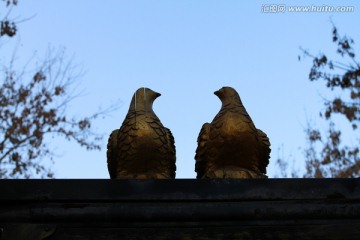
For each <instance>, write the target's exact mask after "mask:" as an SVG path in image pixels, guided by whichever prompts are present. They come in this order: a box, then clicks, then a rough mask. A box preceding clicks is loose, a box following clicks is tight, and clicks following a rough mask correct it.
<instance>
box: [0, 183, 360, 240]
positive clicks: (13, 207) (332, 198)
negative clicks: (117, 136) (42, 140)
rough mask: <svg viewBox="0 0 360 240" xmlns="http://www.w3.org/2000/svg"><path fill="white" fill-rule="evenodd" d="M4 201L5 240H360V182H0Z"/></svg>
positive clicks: (0, 207)
mask: <svg viewBox="0 0 360 240" xmlns="http://www.w3.org/2000/svg"><path fill="white" fill-rule="evenodd" d="M0 193H1V194H0V230H1V229H2V237H0V239H1V240H2V239H21V236H19V235H18V234H20V233H22V234H24V233H26V235H31V234H35V235H36V234H38V235H36V236H45V235H46V233H47V234H48V235H49V234H50V233H51V234H50V235H51V236H50V235H49V236H48V238H46V239H120V238H121V239H169V238H170V239H224V238H226V239H274V238H276V239H278V238H280V239H294V238H298V239H314V238H315V239H316V238H318V239H323V238H326V239H360V179H238V180H235V179H204V180H195V179H177V180H0ZM45 229H47V231H45ZM0 232H1V231H0ZM94 236H98V237H99V238H93V237H94ZM34 239H36V237H34ZM38 239H42V238H40V237H39V238H38Z"/></svg>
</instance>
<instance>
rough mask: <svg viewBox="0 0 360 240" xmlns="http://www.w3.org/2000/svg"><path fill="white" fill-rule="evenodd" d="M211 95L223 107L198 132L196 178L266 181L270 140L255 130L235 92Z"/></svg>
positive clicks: (228, 91)
mask: <svg viewBox="0 0 360 240" xmlns="http://www.w3.org/2000/svg"><path fill="white" fill-rule="evenodd" d="M214 94H215V95H216V96H218V97H219V98H220V100H221V102H222V106H221V109H220V111H219V113H218V114H217V115H216V116H215V118H214V119H213V121H212V122H211V123H210V124H209V123H205V124H204V125H203V126H202V128H201V130H200V134H199V137H198V140H197V141H198V147H197V149H196V155H195V160H196V163H195V171H196V173H197V178H267V176H266V175H265V174H266V167H267V165H268V164H269V158H270V151H271V150H270V142H269V138H268V137H267V136H266V134H265V133H264V132H263V131H261V130H259V129H257V128H256V127H255V125H254V123H253V121H252V120H251V118H250V116H249V114H248V113H247V112H246V110H245V107H244V106H243V104H242V102H241V100H240V96H239V94H238V93H237V92H236V90H235V89H233V88H231V87H223V88H221V89H220V90H218V91H216V92H214Z"/></svg>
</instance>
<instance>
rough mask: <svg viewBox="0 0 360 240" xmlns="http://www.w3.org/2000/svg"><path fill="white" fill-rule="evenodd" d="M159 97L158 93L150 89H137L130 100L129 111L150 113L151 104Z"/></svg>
mask: <svg viewBox="0 0 360 240" xmlns="http://www.w3.org/2000/svg"><path fill="white" fill-rule="evenodd" d="M159 96H161V94H160V93H157V92H155V91H153V90H151V89H150V88H145V87H142V88H139V89H138V90H136V92H135V93H134V95H133V97H132V99H131V103H130V108H129V111H152V105H153V102H154V100H155V99H156V98H157V97H159Z"/></svg>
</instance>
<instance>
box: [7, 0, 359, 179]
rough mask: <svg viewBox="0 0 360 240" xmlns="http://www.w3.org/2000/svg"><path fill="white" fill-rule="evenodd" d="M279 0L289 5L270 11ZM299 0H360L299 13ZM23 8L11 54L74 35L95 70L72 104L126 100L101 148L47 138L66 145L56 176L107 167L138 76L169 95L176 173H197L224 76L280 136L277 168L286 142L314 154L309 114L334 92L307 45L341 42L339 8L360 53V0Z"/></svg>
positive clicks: (162, 102)
mask: <svg viewBox="0 0 360 240" xmlns="http://www.w3.org/2000/svg"><path fill="white" fill-rule="evenodd" d="M268 4H280V5H283V6H285V11H284V12H278V13H265V12H263V10H264V9H265V10H266V11H269V10H270V7H271V6H270V5H268ZM291 6H304V7H307V6H309V7H311V6H315V7H322V6H328V7H334V8H335V7H338V6H353V7H355V9H354V11H353V12H324V11H323V12H290V10H289V7H291ZM12 16H14V17H16V19H19V20H20V19H23V18H28V17H32V18H31V19H30V20H28V21H25V22H22V23H20V24H19V32H18V36H17V37H16V38H15V39H12V40H11V41H5V42H2V43H1V44H2V45H1V51H2V53H1V58H2V59H0V60H1V64H3V63H4V62H6V59H9V58H10V56H11V54H12V52H13V49H14V47H13V45H14V43H17V44H18V50H17V55H18V58H17V59H18V60H17V61H18V62H19V64H21V62H22V61H24V62H25V61H26V60H28V59H29V58H30V57H31V56H32V55H33V54H34V52H37V56H39V57H41V56H43V55H44V54H45V52H46V50H47V49H48V47H49V45H50V46H53V47H61V46H63V47H66V50H67V54H68V55H69V56H72V55H74V56H75V62H76V63H79V64H80V65H81V67H82V69H83V70H84V71H85V73H86V74H85V75H84V76H83V77H82V82H81V87H80V89H85V92H86V94H85V95H84V96H82V97H79V98H76V99H75V100H73V102H71V104H70V105H69V107H68V110H69V113H70V114H74V115H76V116H79V117H80V116H84V115H90V114H91V113H93V112H95V111H97V110H98V107H99V106H102V107H106V106H107V105H110V104H111V103H114V102H116V101H121V103H122V104H121V106H120V108H119V109H118V110H117V111H116V112H113V113H112V114H111V116H110V117H108V118H106V119H99V120H97V121H95V122H94V129H95V130H97V131H98V132H100V133H104V134H105V137H104V139H103V143H102V150H101V151H91V152H87V151H86V150H85V149H83V148H81V147H80V146H78V145H76V144H75V143H74V142H70V143H69V142H66V141H61V140H56V139H55V140H53V139H50V138H49V139H47V141H49V142H50V144H51V146H52V148H54V149H55V150H56V153H57V155H58V157H56V158H55V159H54V160H55V165H54V172H55V174H56V177H57V178H108V172H107V167H106V143H107V136H108V134H110V132H111V131H112V130H114V129H116V128H119V127H120V125H121V123H122V121H123V120H124V117H125V115H126V113H127V110H128V107H129V103H130V100H131V97H132V95H133V93H134V92H135V91H136V89H138V88H139V87H149V88H151V89H153V90H155V91H157V92H160V93H161V94H162V96H161V97H159V98H158V99H157V100H156V101H155V103H154V111H155V113H156V114H157V116H158V117H159V118H160V120H161V121H162V123H163V124H164V125H165V126H166V127H168V128H170V129H171V131H172V133H173V135H174V138H175V145H176V150H177V153H176V154H177V178H194V177H195V172H194V163H195V161H194V155H195V149H196V147H197V142H196V139H197V136H198V134H199V131H200V128H201V126H202V124H203V123H205V122H211V121H212V119H213V118H214V116H215V115H216V114H217V112H218V111H219V109H220V105H221V104H220V100H219V99H218V98H217V97H216V96H215V95H214V94H213V92H214V91H215V90H218V89H219V88H221V87H222V86H231V87H233V88H235V89H236V90H237V91H238V93H239V94H240V97H241V99H242V101H243V103H244V105H245V107H246V109H247V111H248V113H249V114H250V116H251V117H252V119H253V121H254V123H255V125H256V127H257V128H259V129H262V130H263V131H264V132H266V133H267V135H268V136H269V138H270V141H271V145H272V153H271V159H270V165H269V167H268V173H269V176H270V177H272V176H274V174H275V172H276V171H275V165H274V163H275V160H276V158H277V156H278V150H277V149H278V147H280V146H282V145H284V151H285V155H288V154H292V155H294V156H296V158H297V159H299V161H301V160H302V159H303V155H302V150H301V146H304V144H305V135H304V131H303V128H304V126H305V125H306V116H307V117H309V118H314V119H316V118H317V117H318V111H319V110H320V109H322V108H323V105H322V99H321V97H320V95H325V94H327V93H326V89H325V87H324V84H323V83H312V82H310V81H309V80H308V74H309V69H310V66H311V59H309V58H307V59H304V60H302V61H300V62H299V61H298V55H301V52H300V50H299V47H300V46H302V47H303V48H305V49H308V50H310V51H311V52H313V53H315V54H317V53H318V52H319V51H322V52H324V53H331V54H332V53H334V52H335V50H334V49H335V45H334V44H333V43H332V42H331V30H332V25H331V20H330V19H332V21H333V22H334V23H335V24H336V26H337V27H338V29H339V31H340V34H343V33H346V34H347V35H349V36H351V37H352V38H353V39H354V40H355V43H356V44H355V49H357V52H356V53H359V49H360V46H359V42H360V28H359V23H360V3H359V1H286V0H282V1H265V0H261V1H259V0H256V1H240V0H196V1H195V0H182V1H176V0H166V1H165V0H142V1H140V0H131V1H130V0H109V1H95V0H92V1H89V0H87V1H86V0H76V1H60V0H58V1H45V0H36V1H26V0H19V4H18V7H16V8H14V9H13V11H12ZM331 54H330V55H331ZM358 56H359V54H358ZM299 147H300V149H299ZM300 167H301V163H299V168H300Z"/></svg>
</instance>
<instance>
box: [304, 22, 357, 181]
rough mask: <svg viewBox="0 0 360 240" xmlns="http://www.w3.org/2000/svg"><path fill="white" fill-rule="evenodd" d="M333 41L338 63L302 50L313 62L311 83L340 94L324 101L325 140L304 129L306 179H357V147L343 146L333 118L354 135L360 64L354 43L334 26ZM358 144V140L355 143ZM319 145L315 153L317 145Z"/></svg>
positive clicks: (309, 126)
mask: <svg viewBox="0 0 360 240" xmlns="http://www.w3.org/2000/svg"><path fill="white" fill-rule="evenodd" d="M332 41H333V42H334V43H335V44H336V45H337V50H336V53H337V55H339V56H340V58H341V60H330V59H329V58H328V57H327V56H326V55H325V54H319V55H318V56H314V55H312V54H310V53H309V52H308V51H306V50H304V49H301V50H302V52H303V53H304V55H305V56H307V57H311V58H312V59H313V65H312V67H311V69H310V74H309V79H310V81H317V80H322V81H324V82H325V83H326V87H327V88H329V89H331V90H340V91H341V93H342V94H341V95H340V96H336V97H334V98H333V99H331V100H325V101H324V105H325V111H322V112H320V116H321V117H323V118H325V119H326V120H327V121H328V124H329V126H328V129H327V132H326V135H325V137H324V136H322V134H321V132H320V130H319V129H315V128H313V127H312V126H311V125H310V124H309V125H308V126H307V128H306V138H307V142H308V146H307V148H306V149H305V159H306V174H305V177H318V178H322V177H359V176H360V156H359V147H358V144H356V145H355V146H348V145H343V144H342V138H341V137H342V131H341V129H337V128H336V125H335V123H334V121H333V116H334V115H340V116H344V117H345V118H346V119H347V121H348V122H349V124H351V127H352V129H353V133H354V134H355V135H356V134H357V131H356V130H357V128H358V125H359V122H360V64H359V62H357V61H356V59H355V51H354V49H353V45H354V41H353V39H351V38H349V37H347V36H340V35H339V33H338V29H337V28H336V27H335V25H334V24H333V30H332ZM357 141H358V140H357ZM319 144H320V145H321V150H320V152H317V145H319Z"/></svg>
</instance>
